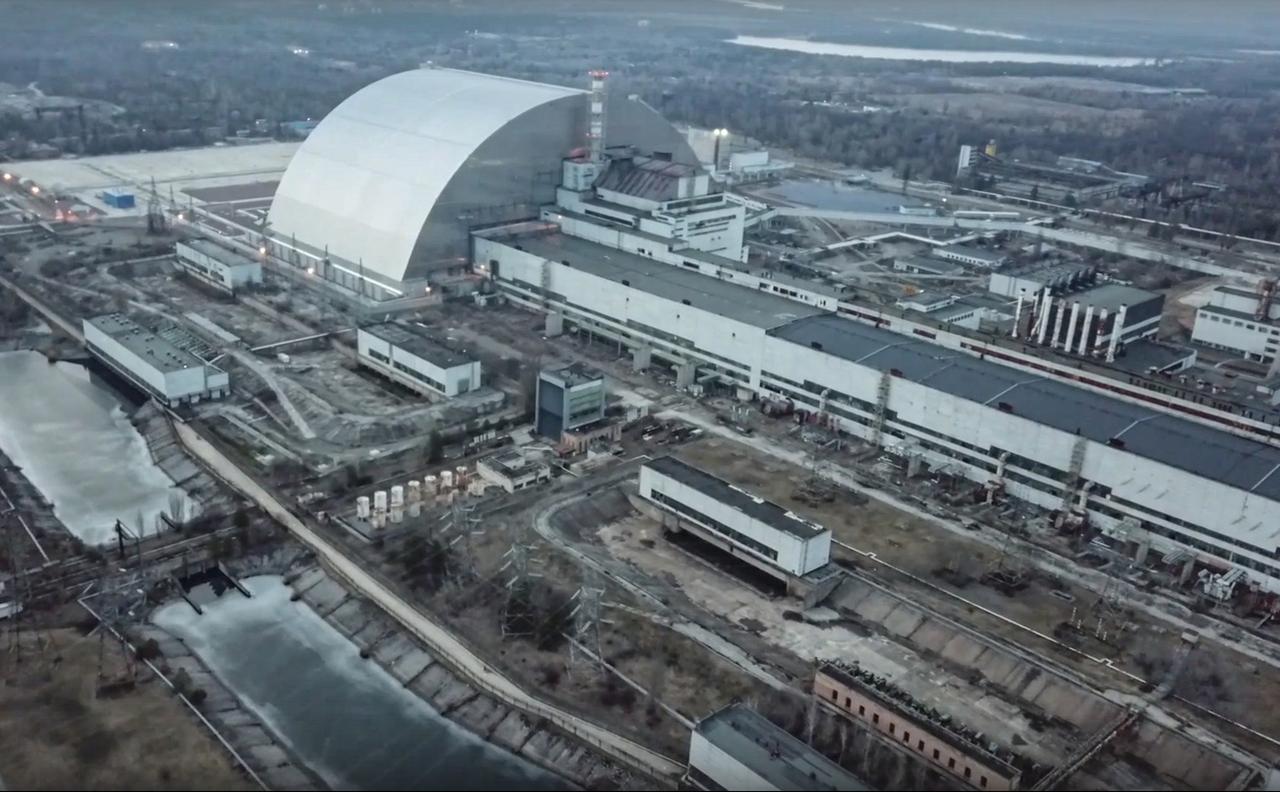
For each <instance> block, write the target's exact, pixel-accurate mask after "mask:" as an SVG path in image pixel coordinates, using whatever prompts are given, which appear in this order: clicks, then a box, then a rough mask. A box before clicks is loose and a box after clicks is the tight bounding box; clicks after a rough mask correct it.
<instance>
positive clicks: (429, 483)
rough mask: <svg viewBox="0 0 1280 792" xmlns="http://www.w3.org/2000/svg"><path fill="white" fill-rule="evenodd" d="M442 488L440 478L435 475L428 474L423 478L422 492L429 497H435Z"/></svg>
mask: <svg viewBox="0 0 1280 792" xmlns="http://www.w3.org/2000/svg"><path fill="white" fill-rule="evenodd" d="M439 489H440V487H439V483H438V479H436V477H435V476H427V477H426V478H424V479H423V480H422V494H423V495H426V496H427V497H433V496H434V495H435V494H436V492H438V491H439Z"/></svg>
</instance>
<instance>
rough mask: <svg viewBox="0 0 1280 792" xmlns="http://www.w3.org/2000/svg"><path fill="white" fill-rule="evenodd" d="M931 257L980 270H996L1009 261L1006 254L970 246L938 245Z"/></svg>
mask: <svg viewBox="0 0 1280 792" xmlns="http://www.w3.org/2000/svg"><path fill="white" fill-rule="evenodd" d="M933 255H935V256H937V257H938V258H940V259H943V260H945V261H957V262H959V263H961V264H965V265H968V266H970V267H981V268H982V269H998V268H1000V267H1001V266H1003V265H1005V264H1006V263H1008V261H1009V256H1008V254H1006V253H1002V252H1000V251H998V250H988V249H987V248H978V247H972V246H970V245H940V246H939V247H936V248H934V249H933Z"/></svg>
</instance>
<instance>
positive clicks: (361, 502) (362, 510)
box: [356, 495, 369, 520]
mask: <svg viewBox="0 0 1280 792" xmlns="http://www.w3.org/2000/svg"><path fill="white" fill-rule="evenodd" d="M356 517H358V518H359V519H361V520H367V519H369V496H368V495H361V496H360V497H358V498H356Z"/></svg>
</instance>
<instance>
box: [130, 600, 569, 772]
mask: <svg viewBox="0 0 1280 792" xmlns="http://www.w3.org/2000/svg"><path fill="white" fill-rule="evenodd" d="M242 582H243V583H244V584H245V586H246V587H247V588H248V589H249V591H251V592H252V593H253V598H252V599H246V598H245V597H243V596H241V595H240V594H239V593H237V592H235V591H234V590H232V591H229V592H227V593H225V594H223V596H222V597H221V599H218V600H216V601H214V602H213V603H212V604H208V605H205V606H204V615H203V616H198V615H196V612H195V611H194V610H192V609H191V606H189V605H187V604H186V603H185V602H173V603H170V604H168V605H165V606H163V607H161V608H160V609H159V610H157V611H156V612H155V614H154V615H153V616H152V621H154V622H155V623H156V624H157V625H159V626H160V627H163V628H164V629H165V630H167V631H168V632H169V633H170V634H172V635H176V636H178V637H180V638H182V640H183V641H185V642H186V644H187V646H188V647H190V649H191V650H192V651H193V652H195V653H196V655H197V656H198V657H199V658H200V659H201V660H202V661H203V662H204V663H205V665H206V666H208V667H209V669H210V670H211V671H213V673H214V674H215V675H217V677H218V679H220V680H221V681H222V683H223V684H224V685H226V686H227V687H228V688H230V689H231V690H232V691H233V692H235V694H236V695H237V696H239V697H240V699H241V701H243V702H244V703H245V704H246V705H248V706H249V707H250V708H251V709H253V710H254V712H256V713H257V714H258V716H259V717H261V718H262V719H263V721H264V722H266V723H267V724H268V725H269V726H270V727H271V729H272V731H274V732H275V733H276V734H277V735H279V737H280V739H281V740H283V741H285V742H286V743H287V744H288V745H289V747H290V748H291V749H293V752H294V753H295V754H296V755H297V756H298V758H299V759H301V760H302V761H303V762H304V763H305V764H306V765H307V766H308V767H310V768H311V769H312V770H314V771H315V772H316V773H317V774H319V775H320V776H321V777H322V778H323V779H324V780H325V781H326V782H327V783H328V784H329V785H330V786H332V787H333V788H334V789H369V790H374V789H377V790H395V789H413V790H432V789H441V790H444V789H448V790H481V789H504V790H517V789H533V790H541V789H564V788H565V784H564V782H562V781H561V780H559V779H558V778H556V777H555V776H553V775H551V774H549V773H547V772H545V771H543V770H541V769H540V768H537V767H534V766H533V765H531V764H529V763H528V762H526V761H524V760H523V759H519V758H517V757H515V756H513V755H511V754H509V753H507V752H506V751H502V750H500V749H498V748H496V747H494V746H492V745H490V744H489V743H487V742H485V741H483V740H481V739H480V738H479V737H477V736H475V735H474V734H472V733H471V732H469V731H467V730H465V729H463V728H462V727H461V726H458V725H457V724H455V723H454V722H453V721H450V720H448V719H447V718H445V717H444V716H442V715H440V714H439V713H438V712H436V711H435V710H434V709H432V708H431V707H430V706H429V705H428V704H427V703H426V702H424V701H423V700H422V699H420V698H418V697H417V696H416V695H415V694H413V693H412V692H410V691H408V690H406V689H405V688H404V686H403V685H401V684H400V683H399V682H397V681H396V680H395V679H394V678H392V676H391V675H390V674H388V673H387V672H386V671H384V670H383V669H382V667H381V666H379V665H378V664H376V663H374V662H373V661H372V660H362V659H360V651H359V650H358V649H357V648H356V646H355V644H353V643H351V642H350V641H349V640H347V639H346V638H345V637H344V636H343V635H342V634H341V633H339V632H338V631H337V630H335V629H334V628H333V627H332V626H331V625H330V624H329V623H328V622H326V621H325V620H324V619H322V618H320V616H318V615H317V614H316V612H315V611H313V610H311V608H309V607H308V606H307V605H306V604H304V603H301V602H291V601H290V600H289V597H290V595H291V593H292V591H291V590H290V589H289V587H288V586H286V585H285V584H284V581H283V580H281V579H280V578H279V577H276V576H263V577H253V578H249V579H247V580H244V581H242Z"/></svg>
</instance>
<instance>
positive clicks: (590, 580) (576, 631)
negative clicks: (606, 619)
mask: <svg viewBox="0 0 1280 792" xmlns="http://www.w3.org/2000/svg"><path fill="white" fill-rule="evenodd" d="M603 596H604V587H603V586H601V585H600V582H599V579H598V577H597V576H596V573H595V570H593V569H590V568H588V569H585V570H584V571H583V575H582V585H581V586H580V587H579V588H578V591H577V592H576V593H575V594H574V597H575V598H576V599H577V600H578V604H577V606H576V607H574V609H573V640H572V641H570V642H569V665H570V667H572V666H574V665H577V664H578V663H579V662H581V661H582V660H584V659H585V660H586V661H588V662H589V663H590V664H595V665H597V666H598V668H599V669H600V671H601V673H603V672H604V665H603V664H602V663H601V662H600V661H601V660H602V659H603V658H604V655H602V654H601V653H600V623H601V618H600V600H601V598H602V597H603ZM579 647H582V648H583V649H586V651H585V652H584V651H582V649H580V648H579ZM588 652H590V653H593V654H594V657H592V656H591V655H590V654H588Z"/></svg>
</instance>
